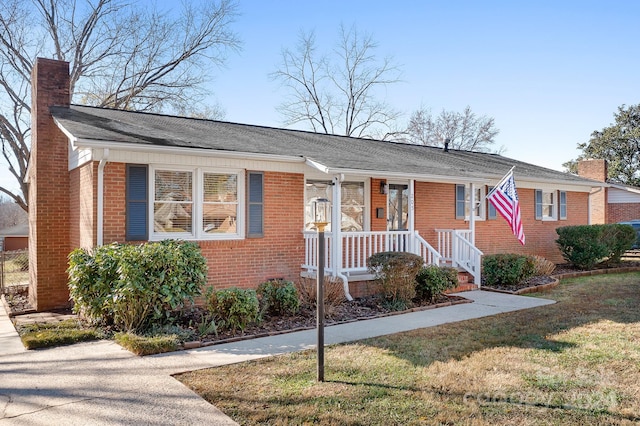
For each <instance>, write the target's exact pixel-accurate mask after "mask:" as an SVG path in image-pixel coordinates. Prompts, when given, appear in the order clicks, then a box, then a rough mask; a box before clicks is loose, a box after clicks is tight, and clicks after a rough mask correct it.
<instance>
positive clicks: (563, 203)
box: [560, 191, 567, 219]
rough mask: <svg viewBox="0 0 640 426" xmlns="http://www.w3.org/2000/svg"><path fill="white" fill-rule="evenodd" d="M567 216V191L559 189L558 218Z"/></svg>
mask: <svg viewBox="0 0 640 426" xmlns="http://www.w3.org/2000/svg"><path fill="white" fill-rule="evenodd" d="M566 218H567V192H566V191H560V219H566Z"/></svg>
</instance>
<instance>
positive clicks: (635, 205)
mask: <svg viewBox="0 0 640 426" xmlns="http://www.w3.org/2000/svg"><path fill="white" fill-rule="evenodd" d="M607 172H608V167H607V162H606V160H602V159H590V160H583V161H580V162H579V163H578V175H579V176H581V177H584V178H588V179H593V180H596V181H599V182H603V183H606V184H607V185H606V186H603V187H602V189H598V190H595V192H594V193H593V194H592V195H591V223H618V222H628V221H632V220H640V188H638V187H635V186H630V185H623V184H621V183H615V182H612V181H610V180H609V179H608V173H607Z"/></svg>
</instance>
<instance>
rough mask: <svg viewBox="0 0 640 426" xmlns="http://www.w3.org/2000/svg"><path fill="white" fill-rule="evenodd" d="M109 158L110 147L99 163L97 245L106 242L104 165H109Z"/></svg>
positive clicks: (103, 153) (103, 151) (104, 150)
mask: <svg viewBox="0 0 640 426" xmlns="http://www.w3.org/2000/svg"><path fill="white" fill-rule="evenodd" d="M108 159H109V148H104V149H103V150H102V159H101V160H100V163H99V164H98V206H97V209H98V212H97V213H98V223H97V228H98V236H97V245H98V246H101V245H102V244H103V243H104V229H103V228H104V166H106V165H107V160H108Z"/></svg>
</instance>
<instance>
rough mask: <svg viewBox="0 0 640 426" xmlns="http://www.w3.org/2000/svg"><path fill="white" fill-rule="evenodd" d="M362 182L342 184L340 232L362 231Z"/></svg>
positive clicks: (363, 206)
mask: <svg viewBox="0 0 640 426" xmlns="http://www.w3.org/2000/svg"><path fill="white" fill-rule="evenodd" d="M364 209H365V205H364V182H344V183H343V184H342V230H343V231H363V230H364Z"/></svg>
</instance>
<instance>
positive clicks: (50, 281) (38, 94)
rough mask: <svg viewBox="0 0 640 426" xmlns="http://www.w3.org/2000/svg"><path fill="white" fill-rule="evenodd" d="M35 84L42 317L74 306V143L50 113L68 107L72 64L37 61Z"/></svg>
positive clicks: (32, 269)
mask: <svg viewBox="0 0 640 426" xmlns="http://www.w3.org/2000/svg"><path fill="white" fill-rule="evenodd" d="M31 79H32V92H31V98H32V110H31V158H30V169H29V182H30V183H29V274H30V284H29V299H30V302H31V303H32V305H33V306H34V307H35V308H36V309H37V310H39V311H43V310H48V309H54V308H59V307H63V306H67V305H68V304H69V292H68V289H67V274H66V268H67V255H68V254H69V250H70V246H71V245H70V241H69V225H68V224H69V220H70V213H69V207H70V200H69V188H70V180H69V172H68V148H67V146H68V143H69V142H68V139H67V137H66V136H65V135H64V134H63V133H62V132H61V131H60V130H59V129H58V128H57V126H56V125H55V123H54V122H53V118H52V117H51V114H50V113H49V107H50V106H53V105H59V106H68V105H69V99H70V98H69V64H68V63H67V62H60V61H53V60H49V59H42V58H38V59H37V60H36V64H35V66H34V68H33V72H32V75H31Z"/></svg>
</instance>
